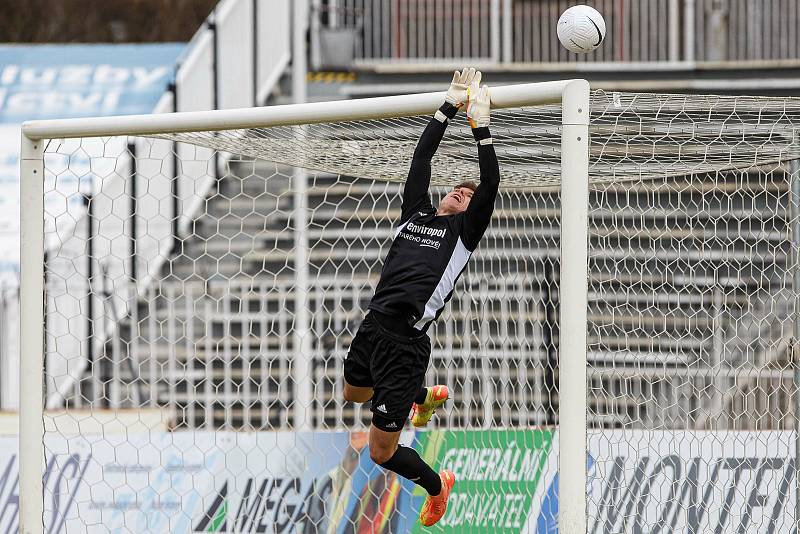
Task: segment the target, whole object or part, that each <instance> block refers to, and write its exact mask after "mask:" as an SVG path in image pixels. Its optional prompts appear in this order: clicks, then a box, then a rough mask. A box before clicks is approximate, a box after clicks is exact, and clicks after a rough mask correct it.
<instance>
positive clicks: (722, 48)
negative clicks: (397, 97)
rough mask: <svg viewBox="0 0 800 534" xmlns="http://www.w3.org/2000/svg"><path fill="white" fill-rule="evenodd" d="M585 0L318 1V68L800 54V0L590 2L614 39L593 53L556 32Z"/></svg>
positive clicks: (314, 56)
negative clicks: (572, 49)
mask: <svg viewBox="0 0 800 534" xmlns="http://www.w3.org/2000/svg"><path fill="white" fill-rule="evenodd" d="M578 3H580V2H578V1H577V0H569V1H563V0H463V1H462V0H314V6H315V9H314V11H313V14H312V41H313V42H312V50H314V53H313V54H312V65H313V66H314V67H315V68H326V67H347V66H353V65H355V66H358V65H359V64H365V63H367V64H368V63H371V62H389V61H391V62H398V61H399V62H428V61H447V62H452V61H455V60H462V59H470V60H473V61H479V62H481V63H556V62H559V63H560V62H568V63H577V62H590V63H592V62H617V63H639V62H669V63H674V62H694V61H772V60H798V59H800V31H798V26H800V3H798V2H796V1H795V0H772V1H770V2H751V1H746V0H724V1H723V0H646V1H645V0H637V1H632V0H595V1H593V2H590V4H591V5H592V6H593V7H595V8H596V9H597V10H598V11H600V12H601V13H602V14H603V17H604V18H605V21H606V39H605V44H604V45H603V46H601V47H600V48H599V49H598V50H596V51H595V52H592V53H590V54H585V55H577V54H572V53H569V52H567V50H565V49H564V48H563V47H562V46H561V45H560V44H559V42H558V39H557V36H556V31H555V29H556V22H557V21H558V17H559V16H560V14H561V13H562V12H563V11H564V10H565V9H566V8H567V7H569V6H571V5H575V4H578ZM343 58H347V60H346V59H343ZM348 60H349V64H348Z"/></svg>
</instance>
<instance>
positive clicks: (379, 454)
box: [369, 444, 397, 465]
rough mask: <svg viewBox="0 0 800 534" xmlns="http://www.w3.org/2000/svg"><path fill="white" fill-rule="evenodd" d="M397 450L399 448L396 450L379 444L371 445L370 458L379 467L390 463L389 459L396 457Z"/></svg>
mask: <svg viewBox="0 0 800 534" xmlns="http://www.w3.org/2000/svg"><path fill="white" fill-rule="evenodd" d="M396 449H397V446H395V447H394V448H390V447H382V446H380V445H377V444H370V446H369V457H370V458H371V459H372V461H373V462H375V463H376V464H378V465H381V464H384V463H386V462H388V461H389V459H390V458H391V457H392V456H393V455H394V451H395V450H396Z"/></svg>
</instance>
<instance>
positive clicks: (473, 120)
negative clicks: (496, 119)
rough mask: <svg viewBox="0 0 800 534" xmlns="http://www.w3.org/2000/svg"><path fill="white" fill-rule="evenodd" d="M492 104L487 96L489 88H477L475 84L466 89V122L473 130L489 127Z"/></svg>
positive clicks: (488, 95) (486, 86)
mask: <svg viewBox="0 0 800 534" xmlns="http://www.w3.org/2000/svg"><path fill="white" fill-rule="evenodd" d="M491 108H492V103H491V95H490V94H489V86H488V85H484V86H482V87H479V86H478V83H477V82H474V81H473V82H472V84H471V85H470V86H469V88H468V89H467V120H468V121H469V125H470V126H472V127H473V128H484V127H486V126H489V121H490V119H491V117H490V113H491Z"/></svg>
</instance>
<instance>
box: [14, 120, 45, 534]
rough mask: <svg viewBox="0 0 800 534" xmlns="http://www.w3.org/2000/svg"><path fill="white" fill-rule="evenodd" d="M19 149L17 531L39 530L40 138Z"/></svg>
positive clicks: (41, 431) (41, 508)
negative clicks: (21, 207)
mask: <svg viewBox="0 0 800 534" xmlns="http://www.w3.org/2000/svg"><path fill="white" fill-rule="evenodd" d="M21 137H22V147H21V152H20V205H21V206H25V209H23V210H20V265H21V266H22V268H21V269H20V291H19V298H20V306H19V309H20V313H19V316H20V317H19V319H20V320H19V323H20V336H19V339H20V354H22V355H23V357H21V358H20V363H19V369H20V376H19V380H20V383H19V396H20V399H19V531H20V532H21V533H22V534H41V533H42V532H43V531H44V522H43V514H44V488H43V484H42V476H43V474H44V443H43V440H44V311H45V308H44V306H45V302H44V162H43V159H42V158H43V153H44V150H43V147H44V142H43V141H41V140H38V141H34V140H31V139H29V138H27V137H26V136H25V135H22V136H21Z"/></svg>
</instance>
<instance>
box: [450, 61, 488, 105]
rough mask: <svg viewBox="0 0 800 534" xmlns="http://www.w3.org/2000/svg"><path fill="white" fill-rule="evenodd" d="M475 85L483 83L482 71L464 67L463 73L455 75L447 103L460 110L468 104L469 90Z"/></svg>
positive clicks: (458, 72)
mask: <svg viewBox="0 0 800 534" xmlns="http://www.w3.org/2000/svg"><path fill="white" fill-rule="evenodd" d="M473 83H477V84H480V83H481V71H479V70H475V68H473V67H469V68H467V67H464V69H463V70H461V71H455V72H454V73H453V81H452V82H451V83H450V89H448V90H447V96H446V97H445V99H444V100H445V102H447V103H449V104H452V105H453V106H456V107H457V108H460V107H461V106H463V105H464V104H466V102H467V90H468V89H469V86H470V85H471V84H473Z"/></svg>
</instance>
